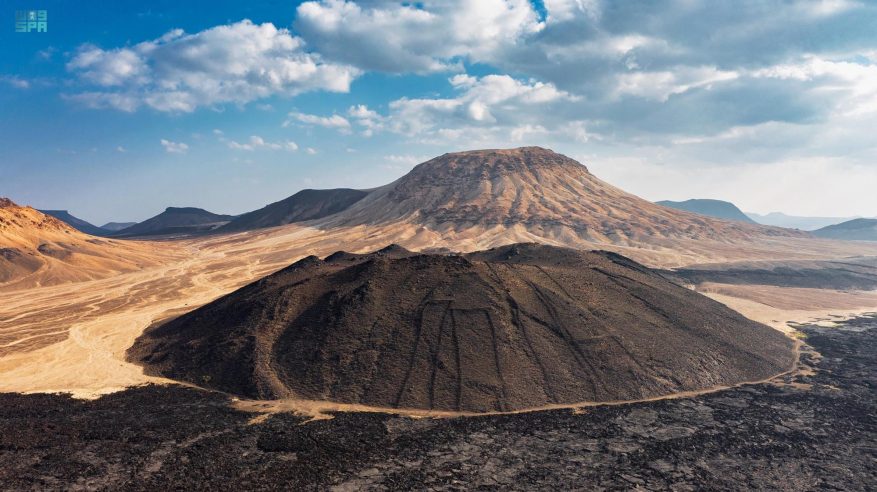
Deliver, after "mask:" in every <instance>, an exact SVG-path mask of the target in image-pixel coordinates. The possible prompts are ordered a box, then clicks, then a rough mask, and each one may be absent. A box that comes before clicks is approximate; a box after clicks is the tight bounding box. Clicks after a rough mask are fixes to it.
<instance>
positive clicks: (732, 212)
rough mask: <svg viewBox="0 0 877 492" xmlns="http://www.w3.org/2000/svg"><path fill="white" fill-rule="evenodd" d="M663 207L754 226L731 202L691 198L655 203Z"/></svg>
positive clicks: (753, 222) (752, 221)
mask: <svg viewBox="0 0 877 492" xmlns="http://www.w3.org/2000/svg"><path fill="white" fill-rule="evenodd" d="M655 204H657V205H661V206H663V207H670V208H675V209H677V210H685V211H686V212H691V213H695V214H700V215H706V216H708V217H715V218H717V219H724V220H736V221H738V222H746V223H748V224H756V223H757V222H755V221H754V220H752V219H751V218H749V216H748V215H746V214H744V213H743V212H742V211H741V210H740V209H739V208H737V206H736V205H734V204H733V203H731V202H726V201H722V200H710V199H707V198H692V199H690V200H685V201H683V202H674V201H671V200H661V201H659V202H655Z"/></svg>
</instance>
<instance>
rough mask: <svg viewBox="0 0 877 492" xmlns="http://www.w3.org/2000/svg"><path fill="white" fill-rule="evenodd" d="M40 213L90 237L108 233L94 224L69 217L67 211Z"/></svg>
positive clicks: (72, 216) (44, 211)
mask: <svg viewBox="0 0 877 492" xmlns="http://www.w3.org/2000/svg"><path fill="white" fill-rule="evenodd" d="M40 212H42V213H44V214H46V215H51V216H52V217H54V218H56V219H58V220H61V221H63V222H65V223H66V224H68V225H70V226H72V227H73V228H74V229H76V230H78V231H81V232H84V233H86V234H91V235H92V236H106V235H108V234H109V232H110V231H107V230H106V229H103V228H100V227H98V226H96V225H94V224H91V223H89V222H87V221H85V220H82V219H80V218H79V217H76V216H74V215H71V214H70V212H68V211H67V210H40Z"/></svg>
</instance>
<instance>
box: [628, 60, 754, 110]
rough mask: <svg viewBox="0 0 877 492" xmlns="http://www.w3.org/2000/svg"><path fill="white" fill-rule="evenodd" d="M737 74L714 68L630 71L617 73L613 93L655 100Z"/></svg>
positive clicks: (664, 99) (732, 78) (662, 99)
mask: <svg viewBox="0 0 877 492" xmlns="http://www.w3.org/2000/svg"><path fill="white" fill-rule="evenodd" d="M737 77H739V74H738V73H737V72H734V71H724V70H718V69H717V68H716V67H679V68H677V69H675V70H672V71H669V70H668V71H662V72H631V73H622V74H619V75H618V78H617V85H616V87H615V96H616V97H619V96H623V95H632V96H640V97H644V98H647V99H655V100H658V101H662V102H663V101H667V99H669V98H670V96H672V95H675V94H682V93H684V92H687V91H689V90H691V89H694V88H698V87H709V86H710V85H711V84H714V83H716V82H725V81H729V80H734V79H736V78H737Z"/></svg>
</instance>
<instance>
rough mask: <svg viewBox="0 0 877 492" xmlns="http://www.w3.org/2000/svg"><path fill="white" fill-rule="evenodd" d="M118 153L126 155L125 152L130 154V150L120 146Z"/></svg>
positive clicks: (117, 149)
mask: <svg viewBox="0 0 877 492" xmlns="http://www.w3.org/2000/svg"><path fill="white" fill-rule="evenodd" d="M116 152H120V153H122V154H124V153H125V152H128V149H126V148H125V147H122V146H121V145H119V146H118V147H116Z"/></svg>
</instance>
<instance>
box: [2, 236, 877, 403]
mask: <svg viewBox="0 0 877 492" xmlns="http://www.w3.org/2000/svg"><path fill="white" fill-rule="evenodd" d="M351 238H355V239H351ZM523 241H541V242H545V241H544V238H539V237H534V236H533V235H532V234H530V233H527V232H526V231H517V230H515V229H511V230H503V231H499V230H497V231H489V230H488V231H484V230H482V231H480V233H477V234H476V231H474V230H468V231H465V232H464V233H463V234H454V235H451V234H447V235H445V236H444V237H443V236H442V235H441V234H439V233H437V232H435V231H430V230H428V229H426V228H423V227H417V226H412V225H405V224H393V225H388V226H357V227H354V228H337V229H329V230H321V229H319V228H316V227H310V226H305V225H290V226H285V227H280V228H274V229H266V230H261V231H256V232H248V233H241V234H236V235H228V236H215V237H208V238H201V239H190V240H181V241H174V242H165V243H161V244H160V248H159V249H160V250H161V251H162V255H163V257H164V260H163V263H162V264H161V265H159V266H155V267H150V268H146V269H143V270H141V271H137V272H131V273H123V274H119V275H116V276H113V277H110V278H104V279H98V280H89V281H84V282H75V283H67V284H60V285H54V286H46V287H41V288H28V289H18V290H0V392H24V393H32V392H69V393H72V394H73V395H75V396H77V397H83V398H92V397H97V396H99V395H101V394H106V393H110V392H114V391H118V390H120V389H122V388H125V387H129V386H132V385H137V384H141V383H146V382H155V381H161V380H160V379H157V378H153V377H148V376H145V375H144V374H143V371H142V370H141V368H140V367H139V366H136V365H133V364H130V363H128V362H127V361H125V350H126V349H127V348H128V347H130V346H131V345H132V343H133V341H134V339H135V338H136V337H137V336H138V335H140V334H141V333H142V331H143V330H144V329H145V328H146V327H147V326H149V325H150V324H152V323H154V322H156V321H159V320H162V319H164V318H167V317H169V316H173V315H175V314H179V313H181V312H184V311H186V310H190V309H192V308H194V307H196V306H199V305H201V304H204V303H206V302H209V301H211V300H213V299H215V298H217V297H219V296H221V295H223V294H225V293H228V292H230V291H232V290H234V289H236V288H238V287H240V286H243V285H245V284H247V283H249V282H251V281H252V280H254V279H256V278H259V277H261V276H264V275H266V274H268V273H270V272H272V271H275V270H277V269H279V268H281V267H283V266H286V265H288V264H290V263H292V262H294V261H296V260H297V259H299V258H301V257H303V256H306V255H310V254H315V255H318V256H324V255H328V254H330V253H332V252H335V251H338V250H346V251H351V252H365V251H372V250H375V249H378V248H381V247H383V246H386V245H387V244H388V243H390V242H396V243H399V244H401V245H403V246H405V247H406V248H409V249H412V250H424V249H433V248H452V249H455V250H464V251H472V250H477V249H483V248H488V247H492V246H497V245H500V244H507V243H510V242H523ZM573 246H577V247H581V248H587V249H613V250H616V251H617V252H619V253H622V254H625V255H628V256H631V257H633V258H635V259H637V260H639V261H641V262H643V263H646V264H648V265H650V266H655V267H674V266H679V265H689V264H695V263H706V262H718V261H731V260H742V259H794V258H798V259H819V258H839V257H846V256H854V255H870V256H873V255H877V244H869V243H841V242H833V241H824V240H811V239H804V238H776V239H767V240H765V241H764V242H761V243H759V244H752V243H747V244H734V243H714V242H706V241H690V242H688V243H680V244H669V243H668V244H667V247H666V248H660V247H652V248H651V249H641V248H631V247H613V246H611V245H606V244H587V243H582V244H574V245H573ZM671 248H672V249H671ZM703 290H705V291H706V292H707V293H708V294H709V295H711V296H712V297H713V298H715V299H718V300H720V301H721V302H724V303H726V304H728V305H729V306H731V307H732V308H734V309H737V310H739V311H740V312H742V313H743V314H744V315H747V316H749V317H751V318H753V319H755V320H758V321H762V322H765V323H767V324H770V325H771V326H774V327H777V328H782V327H783V326H785V322H786V321H790V320H794V321H806V320H813V319H819V318H825V317H826V316H828V315H845V314H852V313H856V312H863V311H877V294H875V293H874V292H833V291H832V292H826V291H823V290H819V289H785V288H779V287H751V286H721V285H710V286H706V287H705V288H703Z"/></svg>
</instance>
